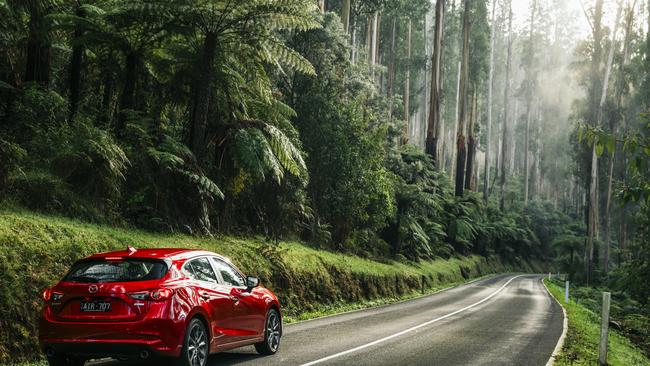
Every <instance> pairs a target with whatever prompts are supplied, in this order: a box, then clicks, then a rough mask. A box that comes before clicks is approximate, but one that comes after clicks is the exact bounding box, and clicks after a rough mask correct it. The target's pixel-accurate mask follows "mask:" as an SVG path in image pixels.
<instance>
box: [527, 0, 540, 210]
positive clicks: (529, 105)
mask: <svg viewBox="0 0 650 366" xmlns="http://www.w3.org/2000/svg"><path fill="white" fill-rule="evenodd" d="M536 7H537V1H536V0H533V4H532V12H531V14H530V35H529V47H530V50H529V52H530V53H531V55H530V59H529V60H528V65H526V66H527V68H528V70H527V73H528V75H527V76H528V85H527V89H526V99H527V100H526V136H525V139H526V140H525V141H524V208H525V207H527V206H528V191H529V184H530V159H529V158H530V152H529V151H528V150H529V148H530V146H529V143H530V118H531V116H530V114H531V113H532V104H533V88H534V85H535V75H534V71H533V64H532V63H533V62H534V59H535V52H534V39H533V35H534V32H535V8H536Z"/></svg>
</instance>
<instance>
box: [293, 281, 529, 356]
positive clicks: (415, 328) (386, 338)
mask: <svg viewBox="0 0 650 366" xmlns="http://www.w3.org/2000/svg"><path fill="white" fill-rule="evenodd" d="M522 276H525V275H518V276H515V277H513V278H511V279H510V280H508V282H506V283H505V284H504V285H503V286H501V287H500V288H499V289H498V290H496V291H494V292H493V293H491V294H490V295H489V296H488V297H486V298H484V299H483V300H481V301H478V302H475V303H473V304H472V305H469V306H465V307H464V308H462V309H458V310H456V311H454V312H452V313H449V314H447V315H443V316H441V317H439V318H435V319H432V320H429V321H427V322H425V323H422V324H419V325H416V326H414V327H411V328H408V329H405V330H403V331H401V332H398V333H395V334H392V335H389V336H387V337H384V338H381V339H378V340H376V341H373V342H370V343H366V344H363V345H361V346H358V347H354V348H351V349H349V350H347V351H343V352H339V353H335V354H333V355H330V356H327V357H323V358H321V359H318V360H315V361H311V362H307V363H304V364H302V365H301V366H311V365H316V364H319V363H323V362H325V361H329V360H332V359H335V358H338V357H341V356H345V355H348V354H350V353H354V352H357V351H360V350H362V349H365V348H368V347H372V346H374V345H377V344H379V343H383V342H386V341H388V340H391V339H393V338H397V337H399V336H402V335H404V334H406V333H409V332H412V331H414V330H417V329H420V328H422V327H426V326H427V325H431V324H433V323H435V322H438V321H441V320H443V319H447V318H449V317H451V316H454V315H456V314H458V313H462V312H463V311H465V310H469V309H471V308H473V307H476V306H478V305H481V304H482V303H484V302H486V301H488V300H489V299H491V298H492V297H494V296H496V295H497V294H498V293H499V292H501V290H503V289H504V288H506V286H508V285H509V284H510V282H512V281H513V280H514V279H515V278H518V277H522Z"/></svg>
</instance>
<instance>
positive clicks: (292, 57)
mask: <svg viewBox="0 0 650 366" xmlns="http://www.w3.org/2000/svg"><path fill="white" fill-rule="evenodd" d="M259 55H260V57H261V59H262V60H264V61H266V62H269V63H276V62H277V63H280V64H284V65H286V66H289V67H290V68H292V69H293V70H296V71H299V72H301V73H303V74H306V75H316V69H314V66H313V65H312V64H311V63H310V62H309V61H308V60H307V59H306V58H304V57H303V56H302V55H301V54H300V53H298V52H297V51H295V50H293V49H291V48H289V47H287V46H286V45H284V44H283V43H282V42H281V41H280V40H278V39H275V38H271V39H264V40H263V41H262V50H261V52H260V53H259Z"/></svg>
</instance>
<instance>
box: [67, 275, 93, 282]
mask: <svg viewBox="0 0 650 366" xmlns="http://www.w3.org/2000/svg"><path fill="white" fill-rule="evenodd" d="M66 280H67V281H70V282H89V283H97V282H99V280H98V279H97V278H95V277H90V276H72V277H68V278H66Z"/></svg>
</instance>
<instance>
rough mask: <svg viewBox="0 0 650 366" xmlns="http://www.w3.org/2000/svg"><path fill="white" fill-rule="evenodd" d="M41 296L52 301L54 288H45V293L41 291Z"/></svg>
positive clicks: (44, 299)
mask: <svg viewBox="0 0 650 366" xmlns="http://www.w3.org/2000/svg"><path fill="white" fill-rule="evenodd" d="M41 297H42V298H43V301H50V298H51V297H52V289H50V288H46V289H45V290H43V293H41Z"/></svg>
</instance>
